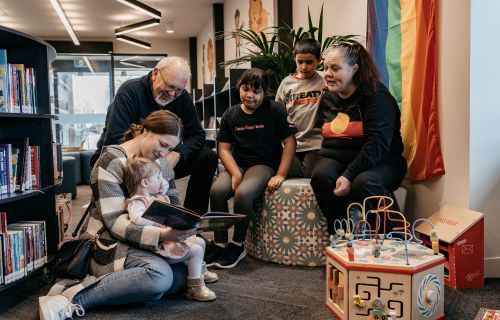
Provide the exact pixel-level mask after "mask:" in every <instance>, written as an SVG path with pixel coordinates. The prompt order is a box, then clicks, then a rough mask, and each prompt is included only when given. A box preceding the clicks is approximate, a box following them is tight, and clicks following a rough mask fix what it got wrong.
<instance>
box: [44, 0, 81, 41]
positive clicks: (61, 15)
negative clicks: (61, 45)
mask: <svg viewBox="0 0 500 320" xmlns="http://www.w3.org/2000/svg"><path fill="white" fill-rule="evenodd" d="M50 3H52V6H53V7H54V10H56V13H57V15H58V16H59V19H61V22H62V23H63V25H64V27H65V28H66V31H68V33H69V36H70V37H71V40H73V43H74V44H75V45H76V46H78V45H80V41H78V38H77V37H76V34H75V31H74V30H73V27H71V24H70V23H69V20H68V18H67V17H66V14H65V13H64V11H63V9H62V8H61V5H60V4H59V1H57V0H50Z"/></svg>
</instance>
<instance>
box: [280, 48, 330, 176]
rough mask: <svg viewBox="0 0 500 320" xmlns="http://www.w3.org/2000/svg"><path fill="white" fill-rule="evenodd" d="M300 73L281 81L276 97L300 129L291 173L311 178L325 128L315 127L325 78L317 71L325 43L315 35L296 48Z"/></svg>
mask: <svg viewBox="0 0 500 320" xmlns="http://www.w3.org/2000/svg"><path fill="white" fill-rule="evenodd" d="M293 54H294V56H295V63H296V64H297V73H293V74H290V75H289V76H288V77H286V78H285V79H283V81H281V84H280V86H279V88H278V92H277V93H276V101H277V102H279V103H281V104H283V105H284V106H285V107H286V110H287V112H288V120H289V122H291V123H294V124H295V126H296V127H297V130H298V132H297V133H296V134H295V137H296V139H297V151H296V153H295V159H294V161H293V163H292V167H291V168H290V172H289V174H288V177H289V178H298V177H301V178H302V177H304V178H310V177H311V172H312V169H313V168H314V164H315V162H316V151H317V150H318V149H320V148H321V141H322V136H321V128H315V127H314V125H315V124H316V115H317V111H318V106H319V101H320V99H321V95H322V93H323V90H322V89H323V87H324V86H325V80H324V79H323V77H322V76H320V75H319V74H318V72H316V68H317V67H318V64H319V62H320V57H321V45H320V43H319V42H318V41H317V40H315V39H302V40H300V41H299V42H297V44H296V45H295V48H294V50H293Z"/></svg>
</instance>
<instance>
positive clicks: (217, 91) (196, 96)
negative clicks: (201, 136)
mask: <svg viewBox="0 0 500 320" xmlns="http://www.w3.org/2000/svg"><path fill="white" fill-rule="evenodd" d="M245 70H246V69H230V70H229V79H228V78H225V77H224V78H215V80H214V83H211V84H204V85H203V89H201V90H194V92H193V100H194V104H195V107H196V112H197V113H198V119H199V121H200V122H201V124H202V127H203V129H205V132H206V135H207V146H209V147H211V148H215V139H216V137H217V131H218V128H219V125H220V123H219V121H220V118H221V117H222V114H223V113H224V112H225V111H226V110H227V109H228V108H229V107H230V106H232V105H234V104H236V103H238V102H239V101H240V95H239V91H238V89H237V88H236V84H237V82H238V80H239V78H240V77H241V75H242V74H243V72H244V71H245Z"/></svg>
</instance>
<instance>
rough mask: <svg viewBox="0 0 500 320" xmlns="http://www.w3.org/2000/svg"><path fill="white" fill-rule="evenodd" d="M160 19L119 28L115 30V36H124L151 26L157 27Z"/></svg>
mask: <svg viewBox="0 0 500 320" xmlns="http://www.w3.org/2000/svg"><path fill="white" fill-rule="evenodd" d="M159 24H160V19H149V20H146V21H141V22H137V23H133V24H130V25H128V26H124V27H120V28H118V29H115V35H120V34H125V33H129V32H133V31H138V30H142V29H146V28H151V27H153V26H156V25H159Z"/></svg>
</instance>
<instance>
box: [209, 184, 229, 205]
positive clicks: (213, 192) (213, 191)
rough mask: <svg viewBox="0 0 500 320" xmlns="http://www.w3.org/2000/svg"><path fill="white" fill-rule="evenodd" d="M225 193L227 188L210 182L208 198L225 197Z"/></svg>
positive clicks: (212, 199)
mask: <svg viewBox="0 0 500 320" xmlns="http://www.w3.org/2000/svg"><path fill="white" fill-rule="evenodd" d="M226 194H227V190H226V188H225V187H224V186H222V185H221V184H219V183H214V184H212V187H211V188H210V200H211V201H217V200H219V199H225V198H226Z"/></svg>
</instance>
